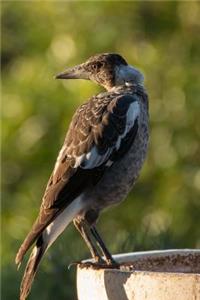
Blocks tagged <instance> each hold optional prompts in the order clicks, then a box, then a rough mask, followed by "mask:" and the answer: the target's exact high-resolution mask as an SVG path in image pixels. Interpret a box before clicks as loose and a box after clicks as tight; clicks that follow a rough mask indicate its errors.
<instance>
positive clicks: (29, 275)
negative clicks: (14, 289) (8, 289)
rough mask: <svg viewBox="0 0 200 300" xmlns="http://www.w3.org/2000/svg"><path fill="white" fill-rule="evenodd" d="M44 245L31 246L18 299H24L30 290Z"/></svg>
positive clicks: (44, 248)
mask: <svg viewBox="0 0 200 300" xmlns="http://www.w3.org/2000/svg"><path fill="white" fill-rule="evenodd" d="M46 248H47V247H46V246H44V244H43V245H40V246H37V245H36V246H35V247H34V248H33V251H32V252H31V255H30V258H29V260H28V263H27V266H26V269H25V272H24V276H23V279H22V282H21V287H20V300H25V299H26V298H27V296H28V294H29V292H30V290H31V286H32V283H33V280H34V277H35V274H36V272H37V269H38V266H39V263H40V261H41V259H42V256H43V254H44V252H45V250H46Z"/></svg>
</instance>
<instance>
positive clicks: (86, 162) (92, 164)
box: [16, 93, 140, 263]
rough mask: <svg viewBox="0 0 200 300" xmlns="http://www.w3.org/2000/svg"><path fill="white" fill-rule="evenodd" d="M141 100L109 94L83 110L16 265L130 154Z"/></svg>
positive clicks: (52, 176) (62, 151)
mask: <svg viewBox="0 0 200 300" xmlns="http://www.w3.org/2000/svg"><path fill="white" fill-rule="evenodd" d="M105 94H106V93H105ZM137 100H138V98H137V96H135V97H134V96H131V95H123V96H122V95H121V96H120V95H116V94H113V95H112V94H107V96H104V97H103V96H102V97H100V96H97V97H93V98H92V99H91V100H90V101H89V102H87V103H85V104H83V105H82V106H80V107H79V109H78V110H77V112H76V113H75V115H74V117H73V119H72V122H71V124H70V127H69V130H68V133H67V136H66V139H65V142H64V145H63V147H62V149H61V151H60V153H59V156H58V158H57V161H56V164H55V168H54V171H53V173H52V175H51V177H50V179H49V182H48V184H47V188H46V191H45V194H44V197H43V201H42V205H41V208H40V213H39V216H38V218H37V220H36V222H35V223H34V225H33V227H32V230H31V231H30V233H29V234H28V236H27V238H26V239H25V241H24V243H23V244H22V246H21V248H20V250H19V252H18V254H17V257H16V263H20V262H21V260H22V258H23V256H24V254H25V253H26V251H27V250H28V248H29V247H30V246H31V245H32V244H33V242H34V241H35V240H36V239H37V238H38V237H39V236H40V234H41V233H42V231H43V230H44V229H45V228H46V227H47V226H48V225H49V224H50V223H51V222H52V221H53V220H54V219H55V218H56V216H58V215H59V214H60V213H61V212H62V211H63V210H64V209H65V208H66V207H67V206H68V205H69V204H70V203H71V202H72V201H73V200H74V199H75V198H76V197H77V196H78V195H80V194H81V193H82V192H83V191H84V190H85V189H86V188H87V187H88V186H89V185H95V184H96V183H97V182H98V180H99V179H100V178H101V176H102V175H103V173H104V172H105V170H106V168H109V167H110V166H111V165H112V164H113V163H114V162H115V161H116V160H118V159H119V158H120V156H122V155H123V154H124V153H126V152H127V151H128V149H129V147H130V145H131V144H132V142H133V140H134V138H135V135H136V133H137V129H138V116H139V113H140V107H139V103H138V101H137Z"/></svg>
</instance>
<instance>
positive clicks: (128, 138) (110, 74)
mask: <svg viewBox="0 0 200 300" xmlns="http://www.w3.org/2000/svg"><path fill="white" fill-rule="evenodd" d="M57 78H60V79H70V78H73V79H78V78H82V79H90V80H93V81H95V82H96V83H98V84H100V85H102V86H104V87H106V89H107V92H104V93H101V94H99V95H97V96H94V97H92V98H91V99H90V100H89V101H88V102H86V103H84V104H82V105H81V106H80V107H79V108H78V109H77V111H76V113H75V114H74V117H73V119H72V122H71V124H70V126H69V130H68V133H67V135H66V138H65V141H64V145H63V147H62V149H61V151H60V153H59V156H58V158H57V162H56V164H55V168H54V170H53V173H52V175H51V177H50V179H49V182H48V184H47V187H46V191H45V193H44V196H43V200H42V204H41V208H40V212H39V215H38V218H37V220H36V221H35V223H34V225H33V227H32V229H31V231H30V233H29V234H28V235H27V237H26V239H25V240H24V242H23V244H22V246H21V247H20V249H19V251H18V254H17V256H16V263H17V264H20V263H21V261H22V259H23V256H24V255H25V253H26V252H27V250H28V249H29V248H30V247H31V246H32V245H33V243H35V247H34V249H33V251H32V254H31V256H30V259H29V262H28V264H27V267H26V270H25V274H24V277H23V280H22V284H21V293H20V295H21V296H20V300H24V299H26V297H27V295H28V293H29V291H30V288H31V284H32V281H33V279H34V276H35V273H36V270H37V268H38V264H39V262H40V260H41V258H42V256H43V254H44V253H45V251H46V250H47V249H48V248H49V247H50V246H51V244H52V243H53V242H54V241H55V239H56V238H57V237H58V236H59V234H60V233H62V231H63V230H64V229H65V227H66V226H67V225H68V224H69V223H70V222H71V221H72V220H73V221H74V224H75V226H76V227H77V229H78V230H79V232H80V233H81V235H82V236H83V238H84V239H85V241H86V243H87V245H88V247H89V249H90V251H91V254H92V256H93V258H94V259H95V260H96V261H100V260H101V261H102V259H101V257H100V255H99V253H98V249H97V248H96V245H94V244H93V243H92V241H91V239H90V236H89V235H88V233H87V231H86V228H85V227H86V226H89V230H90V234H91V235H93V237H94V238H95V239H97V240H98V244H99V245H100V250H101V251H102V252H103V254H104V258H105V260H106V262H105V263H108V264H112V263H113V259H112V257H111V255H110V254H109V252H108V251H107V249H106V247H105V245H104V244H103V241H102V240H101V239H100V237H99V235H98V233H97V231H96V229H95V227H94V226H95V222H96V219H97V218H98V216H99V212H100V211H101V210H102V209H103V208H105V207H107V206H110V205H112V204H116V203H118V202H120V201H122V200H123V199H124V198H125V196H126V195H127V193H128V192H129V190H130V188H131V187H132V185H133V183H134V182H135V180H136V178H137V177H138V174H139V171H140V169H141V166H142V163H143V160H144V158H145V156H146V150H147V143H148V99H147V95H146V93H145V91H144V88H143V85H142V80H143V76H142V75H141V73H140V72H139V71H137V70H136V69H134V68H132V67H131V66H129V65H128V64H127V63H126V61H125V60H124V59H123V58H122V57H121V56H120V55H118V54H101V55H96V56H93V57H91V58H90V59H89V60H88V61H87V62H86V63H84V64H81V65H79V66H76V67H74V68H70V69H67V70H66V71H65V72H63V73H61V74H59V75H58V76H57Z"/></svg>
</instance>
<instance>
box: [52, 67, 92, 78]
mask: <svg viewBox="0 0 200 300" xmlns="http://www.w3.org/2000/svg"><path fill="white" fill-rule="evenodd" d="M55 78H56V79H86V80H89V79H90V78H89V74H88V72H87V71H86V70H85V68H84V64H81V65H77V66H75V67H73V68H68V69H66V70H65V71H64V72H62V73H60V74H58V75H56V76H55Z"/></svg>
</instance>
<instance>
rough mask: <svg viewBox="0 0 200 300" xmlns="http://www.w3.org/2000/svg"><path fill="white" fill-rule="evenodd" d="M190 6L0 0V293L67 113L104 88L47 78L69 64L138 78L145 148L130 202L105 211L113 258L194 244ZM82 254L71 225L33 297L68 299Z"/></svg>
mask: <svg viewBox="0 0 200 300" xmlns="http://www.w3.org/2000/svg"><path fill="white" fill-rule="evenodd" d="M199 36H200V5H199V3H198V2H126V1H124V2H123V1H122V2H118V1H117V2H114V1H111V2H109V1H105V2H104V1H102V2H99V1H90V2H84V1H81V2H59V1H41V2H39V1H24V2H23V1H21V2H20V1H7V2H3V3H2V89H3V105H2V120H3V130H2V141H3V152H2V155H3V156H2V158H3V159H2V170H3V176H2V179H3V187H4V193H3V203H2V288H3V294H2V296H3V299H6V300H9V299H17V295H18V290H19V284H20V279H21V276H22V271H23V267H24V266H22V267H21V269H20V271H19V272H17V271H16V267H15V265H14V257H15V254H16V251H17V249H18V247H19V246H20V243H21V242H22V240H23V239H24V237H25V235H26V234H27V232H28V230H29V229H30V228H31V225H32V223H33V221H34V219H35V218H36V215H37V212H38V209H39V205H40V201H41V198H42V193H43V191H44V188H45V185H46V182H47V180H48V177H49V175H50V173H51V170H52V168H53V166H54V162H55V159H56V156H57V153H58V151H59V148H60V147H61V145H62V142H63V139H64V136H65V133H66V130H67V127H68V125H69V122H70V119H71V117H72V114H73V112H74V111H75V109H76V108H77V106H78V105H80V104H81V103H82V102H83V101H85V100H86V99H87V98H89V97H90V96H91V95H93V94H95V93H98V92H99V91H100V90H101V88H100V87H98V86H95V84H93V83H91V82H84V81H55V80H54V78H53V76H54V75H55V74H56V73H58V72H60V71H62V70H63V69H64V68H65V67H67V66H72V65H74V64H78V63H81V62H83V61H84V60H86V59H87V58H88V57H89V56H90V55H93V54H95V53H100V52H118V53H120V54H122V55H123V56H124V57H125V58H126V59H127V61H128V62H129V63H130V64H132V65H135V66H136V67H138V68H139V69H141V70H142V71H143V73H144V74H145V78H146V80H145V85H146V87H147V90H148V93H149V96H150V117H151V141H150V147H149V152H148V159H147V161H146V163H145V166H144V168H143V171H142V174H141V177H140V180H139V181H138V183H137V184H136V185H135V187H134V189H133V191H132V192H131V193H130V195H129V197H128V199H126V201H125V202H123V203H122V204H121V205H120V206H119V207H114V208H113V209H110V210H108V211H106V212H105V213H104V214H102V216H101V218H100V221H99V224H98V226H99V230H100V232H101V233H102V235H103V236H104V238H105V241H106V243H107V245H108V248H109V249H110V250H111V252H112V253H118V252H128V251H139V250H149V249H167V248H197V247H198V246H200V230H199V228H200V205H199V201H200V148H199V141H200V121H199V116H200V99H199V95H200V76H199V75H200V73H199V70H200V59H199V54H200V39H199ZM88 256H89V253H88V250H87V248H86V247H85V245H84V243H83V241H82V240H81V239H80V237H79V234H78V233H77V232H76V231H75V229H74V228H73V226H70V227H69V228H68V229H67V230H66V232H65V233H64V234H63V235H62V236H61V237H60V238H59V239H58V240H57V242H56V243H55V244H54V245H53V246H52V247H51V249H50V250H49V251H48V253H47V255H46V256H45V258H44V260H43V261H42V264H41V267H40V271H39V273H38V274H37V278H36V281H35V283H34V286H33V290H32V293H31V295H30V299H36V298H38V299H44V300H53V299H75V298H76V292H75V271H74V270H73V268H72V269H71V270H70V271H68V270H67V266H68V265H69V263H70V262H72V261H77V260H81V259H85V258H87V257H88Z"/></svg>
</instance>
